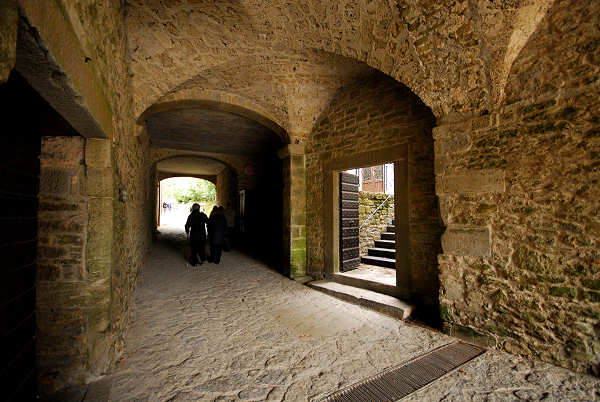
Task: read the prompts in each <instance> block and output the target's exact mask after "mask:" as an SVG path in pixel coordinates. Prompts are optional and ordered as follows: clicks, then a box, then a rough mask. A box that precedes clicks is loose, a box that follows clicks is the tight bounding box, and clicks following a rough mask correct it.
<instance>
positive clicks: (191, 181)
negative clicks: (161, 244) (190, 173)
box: [158, 177, 216, 229]
mask: <svg viewBox="0 0 600 402" xmlns="http://www.w3.org/2000/svg"><path fill="white" fill-rule="evenodd" d="M194 203H198V204H200V210H201V211H203V212H204V213H205V214H207V215H209V214H210V211H211V210H212V209H213V207H214V206H215V205H216V187H215V185H214V184H213V183H211V182H210V181H208V180H204V179H198V178H195V177H171V178H168V179H163V180H161V181H160V186H159V196H158V215H159V216H158V220H159V226H161V227H171V228H179V229H183V227H184V225H185V222H186V219H187V217H188V215H189V214H190V210H191V207H192V204H194Z"/></svg>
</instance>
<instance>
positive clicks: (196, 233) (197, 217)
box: [185, 204, 208, 266]
mask: <svg viewBox="0 0 600 402" xmlns="http://www.w3.org/2000/svg"><path fill="white" fill-rule="evenodd" d="M207 223H208V217H207V216H206V214H205V213H204V212H201V211H200V205H199V204H194V205H192V213H191V214H190V216H188V218H187V222H186V223H185V233H186V234H187V235H188V237H189V239H190V264H191V265H192V266H196V264H198V255H199V256H200V264H201V265H202V263H203V262H204V260H205V259H206V253H205V252H204V242H205V241H206V224H207Z"/></svg>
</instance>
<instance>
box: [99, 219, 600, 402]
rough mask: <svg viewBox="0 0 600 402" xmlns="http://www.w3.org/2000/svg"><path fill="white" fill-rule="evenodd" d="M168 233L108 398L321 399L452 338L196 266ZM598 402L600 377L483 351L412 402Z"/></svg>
mask: <svg viewBox="0 0 600 402" xmlns="http://www.w3.org/2000/svg"><path fill="white" fill-rule="evenodd" d="M161 232H162V235H161V237H162V241H159V242H158V243H157V245H156V247H155V248H154V250H153V251H152V253H151V256H150V258H149V259H148V262H147V264H146V265H145V267H144V268H143V270H142V272H141V277H140V281H139V283H138V287H137V289H136V292H135V302H134V307H133V312H132V322H131V326H130V329H129V332H128V333H127V335H126V340H125V352H124V354H123V357H122V359H121V361H120V362H119V363H118V364H117V366H116V368H115V370H114V372H113V374H112V376H111V377H112V378H111V382H112V387H111V390H110V400H112V401H132V400H135V401H195V400H209V401H212V400H219V401H221V400H223V401H228V400H257V401H258V400H272V401H276V400H286V401H305V400H312V399H319V398H322V397H324V396H326V395H328V394H329V393H331V392H333V391H335V390H338V389H339V388H341V387H345V386H347V385H350V384H352V383H354V382H356V381H358V380H361V379H363V378H365V377H369V376H372V375H374V374H376V373H378V372H379V371H381V370H382V369H384V368H387V367H390V366H394V365H397V364H399V363H401V362H403V361H405V360H407V359H410V358H413V357H415V356H418V355H420V354H422V353H424V352H426V351H428V350H431V349H433V348H435V347H437V346H441V345H443V344H446V343H448V342H450V341H452V338H450V337H448V336H446V335H443V334H440V333H437V332H435V331H431V330H427V329H424V328H420V327H415V326H411V325H407V324H405V323H403V322H401V321H398V320H395V319H393V318H390V317H387V316H385V315H381V314H379V313H376V312H372V311H369V310H366V309H364V308H362V307H359V306H355V305H352V304H348V303H345V302H342V301H339V300H337V299H335V298H332V297H330V296H327V295H325V294H322V293H320V292H317V291H315V290H312V289H309V288H308V287H306V286H303V285H301V284H299V283H296V282H294V281H291V280H289V279H287V278H285V277H282V276H281V275H279V274H278V273H277V272H275V271H273V270H271V269H269V268H268V267H266V266H265V265H264V264H262V263H260V262H259V261H256V260H253V259H251V258H249V257H247V256H245V255H243V254H241V253H239V252H235V251H233V252H229V253H224V255H223V258H222V261H221V264H219V265H215V264H208V263H204V265H202V266H200V267H196V268H192V267H190V266H188V265H187V264H186V263H185V260H184V259H183V256H182V252H181V250H180V248H178V247H177V246H175V247H174V246H173V244H177V243H178V242H179V244H180V242H181V241H183V236H184V235H183V233H181V232H180V231H178V230H175V229H169V228H161ZM166 240H170V242H168V241H166ZM173 240H175V243H173ZM599 397H600V380H598V379H595V378H592V377H589V376H586V375H580V374H575V373H572V372H569V371H568V370H564V369H560V368H557V367H554V366H550V365H547V364H545V363H541V362H537V361H529V360H525V359H520V358H517V357H514V356H511V355H508V354H505V353H500V352H493V351H488V352H487V353H485V354H484V355H483V356H482V357H479V358H477V359H475V360H474V361H472V362H470V363H468V364H466V365H465V366H463V367H462V368H461V369H460V370H457V371H455V372H453V373H451V374H450V375H448V376H446V377H444V378H442V379H439V380H437V381H436V382H434V383H433V384H431V385H430V386H428V387H426V388H423V389H421V390H420V391H418V392H417V393H414V394H412V395H410V396H409V397H407V398H406V399H407V400H414V401H420V400H506V399H510V400H518V399H524V400H532V399H533V400H537V399H544V398H546V399H549V400H593V399H598V398H599Z"/></svg>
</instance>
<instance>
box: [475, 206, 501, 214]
mask: <svg viewBox="0 0 600 402" xmlns="http://www.w3.org/2000/svg"><path fill="white" fill-rule="evenodd" d="M497 210H498V206H497V205H496V204H479V206H478V207H477V210H476V212H477V213H479V214H487V213H490V212H496V211H497Z"/></svg>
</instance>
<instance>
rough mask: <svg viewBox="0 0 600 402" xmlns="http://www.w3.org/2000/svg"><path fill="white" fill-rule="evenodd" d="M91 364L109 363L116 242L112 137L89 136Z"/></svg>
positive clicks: (98, 368) (93, 367)
mask: <svg viewBox="0 0 600 402" xmlns="http://www.w3.org/2000/svg"><path fill="white" fill-rule="evenodd" d="M85 164H86V168H87V172H86V173H87V174H86V176H87V196H88V226H87V228H88V230H87V247H86V260H87V271H88V277H87V287H88V290H87V291H88V295H89V296H88V297H89V305H88V318H87V321H88V331H89V332H88V345H87V347H88V351H87V353H88V359H89V361H88V367H89V369H90V372H91V374H95V375H99V374H101V373H102V372H104V371H106V370H107V369H108V367H109V365H110V359H111V357H112V356H111V353H109V351H110V348H111V346H112V333H111V331H110V322H111V316H110V307H111V272H112V243H113V194H114V189H113V169H112V162H111V144H110V140H103V139H87V140H86V146H85Z"/></svg>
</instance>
